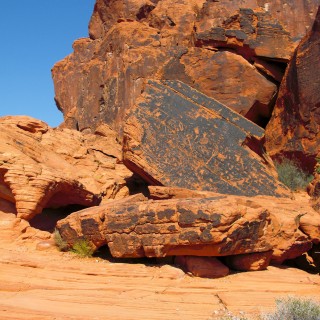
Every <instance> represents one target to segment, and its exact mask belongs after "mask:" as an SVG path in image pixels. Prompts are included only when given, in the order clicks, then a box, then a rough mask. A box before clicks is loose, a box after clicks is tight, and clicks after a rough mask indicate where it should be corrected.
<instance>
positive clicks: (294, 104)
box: [266, 9, 320, 172]
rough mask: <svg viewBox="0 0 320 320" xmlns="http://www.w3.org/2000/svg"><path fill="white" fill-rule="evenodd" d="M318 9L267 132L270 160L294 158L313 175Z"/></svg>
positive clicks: (318, 103)
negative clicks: (282, 156)
mask: <svg viewBox="0 0 320 320" xmlns="http://www.w3.org/2000/svg"><path fill="white" fill-rule="evenodd" d="M319 69H320V9H319V11H318V14H317V17H316V20H315V23H314V25H313V27H312V30H311V31H310V33H308V35H307V36H306V37H305V38H304V39H303V40H302V41H301V43H300V44H299V46H298V48H297V49H296V51H295V53H294V55H293V58H292V60H291V61H290V63H289V66H288V68H287V71H286V74H285V76H284V79H283V82H282V83H281V88H280V92H279V97H278V99H277V102H276V106H275V110H274V112H273V115H272V118H271V120H270V122H269V124H268V126H267V129H266V147H267V150H268V152H269V154H270V155H271V156H272V157H279V156H281V155H285V156H290V157H294V158H296V159H297V160H299V162H300V163H301V166H303V167H305V168H306V169H308V171H309V172H312V171H313V168H314V166H315V164H316V159H315V158H316V155H317V154H318V152H319V145H320V76H319V73H318V72H316V71H315V70H319Z"/></svg>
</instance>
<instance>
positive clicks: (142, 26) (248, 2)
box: [52, 0, 320, 137]
mask: <svg viewBox="0 0 320 320" xmlns="http://www.w3.org/2000/svg"><path fill="white" fill-rule="evenodd" d="M319 4H320V1H319V0H312V1H309V0H301V1H299V3H298V4H297V3H294V4H293V3H292V1H287V0H277V1H273V2H272V3H271V2H266V1H260V0H245V1H242V0H236V1H228V0H222V1H219V2H217V1H209V0H207V1H206V0H190V1H179V0H174V1H172V0H170V1H169V0H159V1H148V0H129V1H125V2H124V1H122V0H115V1H106V0H97V1H96V5H95V8H94V12H93V15H92V18H91V21H90V25H89V34H90V38H86V39H80V40H77V41H75V43H74V45H73V48H74V53H73V54H71V55H69V56H68V57H66V58H65V59H63V60H62V61H60V62H58V63H57V64H56V65H55V66H54V68H53V70H52V74H53V80H54V86H55V99H56V102H57V106H58V108H59V109H60V110H62V112H63V114H64V119H65V126H67V127H69V128H77V129H79V130H81V131H82V130H91V132H93V131H94V129H95V128H96V127H97V126H98V124H99V123H101V122H105V123H107V124H108V125H110V126H111V127H112V128H113V129H115V130H116V131H117V133H118V135H119V136H120V137H121V136H122V129H123V118H124V115H125V112H126V111H127V110H128V109H130V108H131V107H132V106H133V105H134V104H135V101H136V99H137V98H138V97H139V95H140V93H141V91H142V90H143V86H144V82H145V80H146V79H158V80H161V79H164V80H167V79H173V80H180V81H183V82H185V83H187V84H189V85H191V86H194V87H195V88H197V89H198V90H201V91H203V92H204V93H205V94H207V95H209V96H211V97H217V99H218V100H220V101H221V102H222V103H224V104H226V105H228V106H230V107H231V108H234V109H235V110H236V111H237V112H240V113H241V114H243V115H245V116H246V117H248V118H249V119H250V120H252V121H255V122H257V123H258V124H259V125H265V121H266V120H265V117H269V116H270V112H271V111H272V108H273V105H274V97H275V94H276V92H277V88H276V86H275V84H274V83H273V82H274V81H275V82H278V81H280V80H281V77H282V74H283V70H284V67H285V64H281V63H280V64H279V61H280V62H283V61H287V60H288V59H289V57H290V56H291V54H292V53H293V50H294V48H295V47H296V45H297V41H298V40H299V39H301V38H302V37H303V35H304V34H305V32H306V29H308V28H309V27H310V26H311V25H312V21H313V19H314V16H315V12H316V8H317V6H318V5H319ZM253 63H254V64H255V66H256V67H257V68H259V70H260V71H258V70H257V69H256V68H255V67H254V66H252V65H251V64H253ZM261 71H262V73H263V74H264V76H262V75H261V74H260V72H261ZM239 74H241V77H239ZM269 77H270V78H273V79H274V80H272V81H269V80H268V79H269ZM234 97H237V100H236V101H235V98H234Z"/></svg>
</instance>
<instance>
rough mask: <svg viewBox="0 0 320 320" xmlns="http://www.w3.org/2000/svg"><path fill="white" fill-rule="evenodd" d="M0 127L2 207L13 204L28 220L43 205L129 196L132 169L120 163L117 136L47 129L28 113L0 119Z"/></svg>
mask: <svg viewBox="0 0 320 320" xmlns="http://www.w3.org/2000/svg"><path fill="white" fill-rule="evenodd" d="M0 129H1V137H0V199H1V202H0V210H5V208H6V207H8V203H11V204H12V206H13V207H14V211H15V210H16V211H17V214H18V217H21V218H24V219H26V220H30V219H31V218H32V217H34V216H35V215H36V214H39V213H41V211H42V209H43V208H48V207H49V208H50V207H51V208H52V207H60V206H66V205H68V204H80V205H84V206H92V205H95V204H98V203H99V201H100V200H101V198H102V197H106V198H117V197H123V196H126V195H128V189H127V187H126V182H125V180H124V179H125V178H129V177H130V176H131V172H130V171H128V169H126V167H125V166H124V165H123V164H120V163H119V162H120V161H121V147H120V145H119V144H118V143H117V142H116V141H115V140H112V139H109V138H106V137H103V136H101V135H100V136H93V135H86V136H84V135H82V134H80V133H79V132H77V131H72V130H69V129H65V130H54V129H49V128H48V126H47V125H46V124H45V123H43V122H41V121H38V120H35V119H32V118H29V117H18V116H17V117H5V118H1V119H0ZM99 198H100V200H99Z"/></svg>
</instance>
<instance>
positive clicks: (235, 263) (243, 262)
mask: <svg viewBox="0 0 320 320" xmlns="http://www.w3.org/2000/svg"><path fill="white" fill-rule="evenodd" d="M271 257H272V251H267V252H255V253H248V254H240V255H236V256H228V257H226V264H227V265H228V267H229V268H231V269H233V270H239V271H259V270H265V269H267V267H268V266H269V264H270V260H271Z"/></svg>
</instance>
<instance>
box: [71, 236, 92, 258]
mask: <svg viewBox="0 0 320 320" xmlns="http://www.w3.org/2000/svg"><path fill="white" fill-rule="evenodd" d="M71 251H72V252H73V253H76V254H77V255H79V256H80V257H83V258H86V257H92V255H93V253H94V249H93V248H92V246H91V244H90V242H89V241H88V240H87V239H79V240H78V241H77V242H75V244H74V245H73V246H72V249H71Z"/></svg>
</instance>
